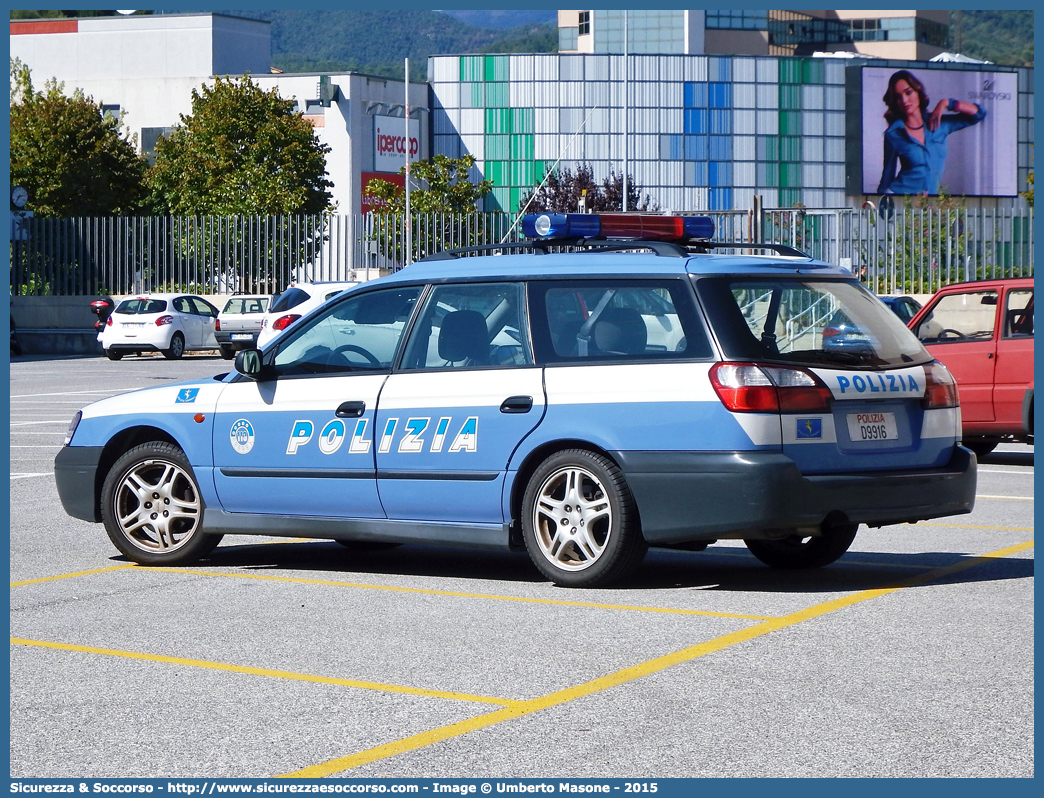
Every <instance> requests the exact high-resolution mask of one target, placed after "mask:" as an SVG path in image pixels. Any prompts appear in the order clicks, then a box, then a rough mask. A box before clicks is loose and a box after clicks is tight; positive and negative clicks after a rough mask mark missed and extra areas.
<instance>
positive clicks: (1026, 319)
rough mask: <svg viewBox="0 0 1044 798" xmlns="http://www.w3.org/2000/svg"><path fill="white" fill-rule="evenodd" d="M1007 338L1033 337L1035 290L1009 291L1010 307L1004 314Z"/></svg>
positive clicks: (1020, 289) (1005, 335)
mask: <svg viewBox="0 0 1044 798" xmlns="http://www.w3.org/2000/svg"><path fill="white" fill-rule="evenodd" d="M1004 337H1005V338H1032V337H1033V289H1032V288H1019V289H1016V290H1014V291H1008V306H1007V308H1006V311H1005V314H1004Z"/></svg>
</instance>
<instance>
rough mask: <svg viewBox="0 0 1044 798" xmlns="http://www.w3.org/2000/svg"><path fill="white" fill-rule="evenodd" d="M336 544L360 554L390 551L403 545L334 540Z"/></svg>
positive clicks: (383, 542) (369, 541) (388, 542)
mask: <svg viewBox="0 0 1044 798" xmlns="http://www.w3.org/2000/svg"><path fill="white" fill-rule="evenodd" d="M334 543H339V544H341V545H342V546H344V547H345V548H346V549H348V551H356V552H359V553H360V554H362V553H365V552H368V551H388V550H389V549H397V548H399V546H401V545H402V544H401V543H392V542H391V541H384V540H334Z"/></svg>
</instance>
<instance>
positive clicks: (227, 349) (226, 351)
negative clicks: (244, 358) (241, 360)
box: [219, 344, 236, 360]
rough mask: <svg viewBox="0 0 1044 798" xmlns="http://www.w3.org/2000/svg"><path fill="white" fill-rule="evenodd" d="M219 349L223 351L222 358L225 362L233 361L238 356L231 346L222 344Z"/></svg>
mask: <svg viewBox="0 0 1044 798" xmlns="http://www.w3.org/2000/svg"><path fill="white" fill-rule="evenodd" d="M219 349H220V350H221V357H223V358H224V359H225V360H231V359H232V358H234V357H235V356H236V350H235V349H233V348H232V347H231V346H227V345H226V344H221V346H220V347H219Z"/></svg>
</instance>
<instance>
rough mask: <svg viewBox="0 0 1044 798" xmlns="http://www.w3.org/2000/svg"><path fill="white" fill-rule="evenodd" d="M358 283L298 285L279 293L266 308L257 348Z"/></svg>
mask: <svg viewBox="0 0 1044 798" xmlns="http://www.w3.org/2000/svg"><path fill="white" fill-rule="evenodd" d="M355 285H358V283H299V284H296V285H291V286H290V287H289V288H287V289H286V290H285V291H284V292H283V293H281V294H280V295H279V296H278V297H277V298H276V301H275V302H273V303H272V304H271V306H270V307H269V308H268V313H266V314H265V318H264V320H263V321H262V322H261V332H260V333H258V336H257V347H258V349H260V348H261V347H263V346H264V345H265V344H267V343H268V342H269V341H271V340H272V339H273V338H275V337H277V336H278V335H279V334H280V333H281V332H282V331H283V330H285V329H286V328H287V327H289V326H290V325H291V324H293V323H294V322H295V321H297V320H298V319H299V318H301V317H302V316H304V315H305V314H307V313H308V312H309V311H311V310H313V309H315V308H317V307H319V306H320V305H321V304H323V303H324V302H325V301H326V300H328V299H332V298H333V297H335V296H337V295H338V294H339V293H341V292H342V291H344V290H345V289H346V288H351V287H352V286H355Z"/></svg>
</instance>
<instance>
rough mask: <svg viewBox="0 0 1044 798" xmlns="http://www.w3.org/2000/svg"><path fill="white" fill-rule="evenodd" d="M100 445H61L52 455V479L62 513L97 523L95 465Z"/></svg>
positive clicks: (98, 508) (98, 519)
mask: <svg viewBox="0 0 1044 798" xmlns="http://www.w3.org/2000/svg"><path fill="white" fill-rule="evenodd" d="M103 448H104V447H102V446H64V447H62V450H61V451H60V452H58V456H57V457H55V458H54V481H55V483H56V484H57V486H58V498H59V499H61V500H62V507H64V508H65V512H67V513H68V514H69V515H71V516H72V517H73V518H81V519H83V520H84V521H93V522H95V523H98V522H100V521H101V520H102V519H101V508H100V507H99V506H98V487H99V485H98V482H97V480H98V464H99V463H100V462H101V456H102V450H103Z"/></svg>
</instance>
